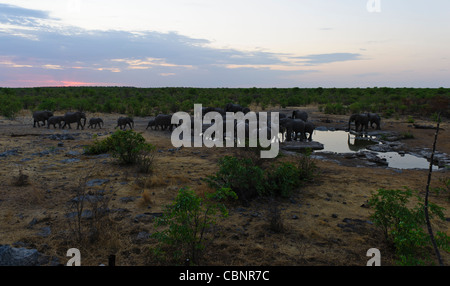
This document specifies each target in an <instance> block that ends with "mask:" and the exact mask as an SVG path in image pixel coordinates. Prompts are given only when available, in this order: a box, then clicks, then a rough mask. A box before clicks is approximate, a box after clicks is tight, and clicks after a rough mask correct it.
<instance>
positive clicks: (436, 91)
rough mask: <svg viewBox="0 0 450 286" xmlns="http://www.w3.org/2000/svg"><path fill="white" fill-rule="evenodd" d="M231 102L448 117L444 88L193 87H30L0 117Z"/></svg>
mask: <svg viewBox="0 0 450 286" xmlns="http://www.w3.org/2000/svg"><path fill="white" fill-rule="evenodd" d="M229 102H233V103H237V104H240V105H242V106H258V107H260V108H262V109H263V110H264V109H268V108H271V107H274V106H279V107H282V108H285V107H288V106H305V105H310V104H316V105H318V106H319V109H320V110H321V111H323V112H325V113H329V114H350V113H357V112H374V113H380V114H382V115H383V116H384V117H390V116H393V115H405V114H408V115H418V116H431V115H433V114H436V113H440V114H441V116H443V117H449V116H450V89H449V88H388V87H380V88H379V87H373V88H322V87H318V88H299V87H294V88H256V87H253V88H193V87H161V88H136V87H34V88H0V112H1V115H3V116H5V117H7V118H14V116H15V115H16V113H17V112H18V111H20V110H22V109H26V110H31V111H33V110H51V111H55V110H82V111H87V112H103V113H121V114H127V115H130V116H155V115H157V114H159V113H172V112H176V111H187V112H189V111H192V109H193V107H194V104H195V103H199V104H200V103H201V104H202V105H203V106H213V107H224V106H225V105H226V104H227V103H229Z"/></svg>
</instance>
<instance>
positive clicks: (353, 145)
mask: <svg viewBox="0 0 450 286" xmlns="http://www.w3.org/2000/svg"><path fill="white" fill-rule="evenodd" d="M374 139H375V137H371V136H365V137H361V136H357V135H354V134H350V133H349V132H347V131H343V130H337V131H322V130H315V131H314V135H313V140H314V141H317V142H320V143H322V144H323V146H324V149H323V150H318V151H316V152H317V153H320V152H334V153H352V152H359V151H368V150H367V149H366V148H367V146H369V145H374V144H381V143H379V142H377V141H375V140H374ZM370 152H373V151H370ZM374 153H376V154H377V156H378V157H379V158H385V159H386V161H387V162H388V166H389V167H391V168H397V169H428V168H429V166H430V163H429V162H428V160H427V159H425V158H423V157H417V156H414V155H411V154H399V153H397V152H374ZM433 169H438V167H437V166H433Z"/></svg>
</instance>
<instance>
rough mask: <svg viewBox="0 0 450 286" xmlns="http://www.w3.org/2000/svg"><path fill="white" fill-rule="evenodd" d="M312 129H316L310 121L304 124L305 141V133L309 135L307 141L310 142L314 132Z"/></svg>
mask: <svg viewBox="0 0 450 286" xmlns="http://www.w3.org/2000/svg"><path fill="white" fill-rule="evenodd" d="M314 129H316V126H315V125H314V123H312V122H311V121H307V122H305V139H306V133H308V134H309V136H308V141H312V135H313V132H314Z"/></svg>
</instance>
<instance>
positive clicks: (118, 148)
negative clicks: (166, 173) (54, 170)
mask: <svg viewBox="0 0 450 286" xmlns="http://www.w3.org/2000/svg"><path fill="white" fill-rule="evenodd" d="M84 150H85V154H88V155H95V154H103V153H111V154H112V156H113V157H115V158H117V159H118V160H119V163H120V164H138V165H139V167H140V169H141V171H143V172H149V171H150V170H151V166H152V162H153V152H154V150H155V146H154V145H152V144H149V143H146V142H145V138H144V137H143V136H142V134H140V133H137V132H135V131H133V130H131V129H130V130H125V131H124V130H117V131H116V132H114V133H113V134H112V135H111V136H109V137H107V138H105V139H103V140H101V141H99V140H95V141H94V143H93V144H92V145H89V146H87V147H85V149H84Z"/></svg>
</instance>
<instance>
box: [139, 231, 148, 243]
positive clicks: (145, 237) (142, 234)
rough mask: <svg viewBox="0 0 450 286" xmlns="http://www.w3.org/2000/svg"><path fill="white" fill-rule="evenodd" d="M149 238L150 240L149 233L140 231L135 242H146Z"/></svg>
mask: <svg viewBox="0 0 450 286" xmlns="http://www.w3.org/2000/svg"><path fill="white" fill-rule="evenodd" d="M149 238H150V233H148V232H146V231H141V232H139V233H138V235H137V236H136V242H138V243H142V242H145V241H147V240H148V239H149Z"/></svg>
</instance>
